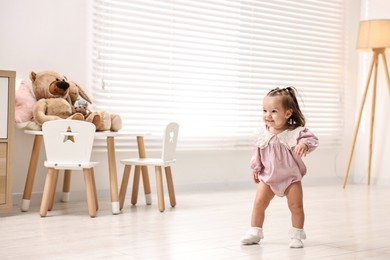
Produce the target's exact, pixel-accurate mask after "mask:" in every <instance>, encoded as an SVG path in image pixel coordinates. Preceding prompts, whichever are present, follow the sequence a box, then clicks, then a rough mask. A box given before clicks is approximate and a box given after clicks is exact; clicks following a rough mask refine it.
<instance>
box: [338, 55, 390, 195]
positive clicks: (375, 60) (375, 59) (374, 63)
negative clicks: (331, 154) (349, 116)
mask: <svg viewBox="0 0 390 260" xmlns="http://www.w3.org/2000/svg"><path fill="white" fill-rule="evenodd" d="M372 50H373V52H374V53H373V56H372V60H371V65H370V70H369V73H368V77H367V82H366V88H365V90H364V94H363V100H362V103H361V105H360V110H359V117H358V120H357V122H356V127H355V133H354V135H353V141H352V146H351V150H350V153H349V159H348V166H347V170H346V171H345V175H344V183H343V188H345V186H346V185H347V179H348V173H349V169H350V167H351V161H352V156H353V152H354V150H355V144H356V139H357V134H358V131H359V126H360V120H361V118H362V113H363V108H364V104H365V102H366V97H367V92H368V89H369V85H370V80H371V76H372V72H373V69H374V67H375V70H374V84H373V92H372V107H371V127H370V143H369V149H368V185H370V182H371V159H372V139H373V134H374V121H375V105H376V83H377V77H378V60H379V55H382V58H383V64H384V66H385V74H386V79H387V87H388V88H389V94H390V77H389V71H388V68H387V60H386V54H385V48H374V49H372Z"/></svg>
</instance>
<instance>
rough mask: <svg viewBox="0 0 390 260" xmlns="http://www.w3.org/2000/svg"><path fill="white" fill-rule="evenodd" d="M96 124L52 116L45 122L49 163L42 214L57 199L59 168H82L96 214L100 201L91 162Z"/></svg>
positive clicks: (45, 139) (90, 205)
mask: <svg viewBox="0 0 390 260" xmlns="http://www.w3.org/2000/svg"><path fill="white" fill-rule="evenodd" d="M95 130H96V128H95V125H94V124H92V123H89V122H85V121H78V120H53V121H48V122H45V123H44V124H43V125H42V131H43V140H44V144H45V150H46V161H45V167H47V168H48V169H47V173H46V180H45V187H44V190H43V196H42V202H41V208H40V215H41V216H42V217H45V216H46V215H47V211H48V210H51V208H52V207H53V203H54V196H55V189H56V185H57V179H58V172H59V170H82V171H83V174H84V181H85V186H86V192H87V202H88V211H89V215H90V216H91V217H95V216H96V211H97V209H98V201H97V195H96V185H95V177H94V170H93V167H94V166H95V165H97V164H98V163H97V162H91V161H90V158H91V153H92V146H93V140H94V134H95Z"/></svg>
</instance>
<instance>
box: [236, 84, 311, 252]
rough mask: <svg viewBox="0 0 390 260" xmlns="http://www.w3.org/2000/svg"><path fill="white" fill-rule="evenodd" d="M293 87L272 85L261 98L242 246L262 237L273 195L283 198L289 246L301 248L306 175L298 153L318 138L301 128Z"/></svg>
mask: <svg viewBox="0 0 390 260" xmlns="http://www.w3.org/2000/svg"><path fill="white" fill-rule="evenodd" d="M295 92H296V90H295V88H293V87H287V88H282V89H281V88H275V89H273V90H271V91H270V92H269V93H268V94H267V95H266V96H265V97H264V100H263V120H264V122H265V127H264V128H261V129H260V133H259V136H258V138H257V141H256V147H255V150H254V153H253V155H252V158H251V161H250V166H251V168H252V171H253V173H252V174H253V180H254V181H255V183H257V185H258V188H257V192H256V197H255V201H254V204H253V210H252V220H251V227H250V229H249V230H248V232H247V233H246V235H245V236H244V237H243V238H242V239H241V243H242V244H245V245H251V244H257V243H259V242H260V239H262V238H264V237H263V229H262V228H263V223H264V218H265V210H266V209H267V207H268V205H269V203H270V202H271V200H272V199H273V198H274V196H275V194H276V195H277V196H280V197H283V196H286V197H287V203H288V207H289V209H290V211H291V221H292V228H291V230H290V231H289V237H290V238H291V241H290V245H289V246H290V247H291V248H302V247H303V243H302V240H303V239H305V238H306V234H305V231H304V230H303V225H304V221H305V213H304V210H303V192H302V183H301V179H302V177H303V176H304V175H305V174H306V167H305V164H304V163H303V161H302V158H301V157H302V156H306V154H308V153H309V152H311V151H313V150H314V149H315V148H316V147H317V146H318V138H317V137H316V136H315V135H314V134H313V133H311V132H310V131H309V130H308V129H307V128H305V117H304V116H303V114H302V112H301V109H300V108H299V104H298V101H297V98H296V93H295Z"/></svg>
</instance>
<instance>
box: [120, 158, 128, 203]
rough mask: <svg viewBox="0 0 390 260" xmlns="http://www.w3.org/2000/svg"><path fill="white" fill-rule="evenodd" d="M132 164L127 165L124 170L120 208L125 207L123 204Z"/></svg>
mask: <svg viewBox="0 0 390 260" xmlns="http://www.w3.org/2000/svg"><path fill="white" fill-rule="evenodd" d="M130 170H131V165H125V169H124V170H123V177H122V182H121V188H120V190H119V209H120V210H122V209H123V204H124V203H125V198H126V190H127V185H128V184H129V177H130Z"/></svg>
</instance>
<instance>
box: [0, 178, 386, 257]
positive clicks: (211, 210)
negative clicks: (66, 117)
mask: <svg viewBox="0 0 390 260" xmlns="http://www.w3.org/2000/svg"><path fill="white" fill-rule="evenodd" d="M254 192H255V186H254V187H253V188H248V189H245V190H242V189H241V190H234V189H233V190H225V191H213V192H205V191H202V192H177V193H176V198H177V206H176V207H175V208H171V207H170V206H169V203H168V198H167V197H168V196H166V206H167V209H166V211H165V212H164V213H160V212H159V211H158V209H157V200H156V197H153V199H154V200H153V205H151V206H146V205H144V203H143V201H141V199H142V198H141V196H142V195H141V194H140V204H138V205H137V206H130V205H129V198H127V201H126V205H125V208H124V209H123V211H122V213H121V214H119V215H112V214H111V207H110V202H109V198H107V199H101V200H100V209H99V211H98V216H97V217H96V218H90V217H89V216H88V212H87V206H86V202H85V201H83V200H82V201H81V200H80V201H70V202H68V203H56V204H55V205H54V209H53V211H51V212H49V213H48V217H46V218H41V217H40V216H39V205H38V204H37V205H35V206H32V207H31V208H30V211H29V212H20V211H19V208H18V205H15V206H14V209H13V211H12V212H10V213H6V214H4V213H2V214H0V259H2V260H4V259H29V260H33V259H137V260H143V259H162V260H165V259H166V260H170V259H183V260H187V259H201V260H208V259H237V260H241V259H242V260H244V259H332V260H333V259H336V260H338V259H340V260H348V259H371V260H373V259H390V200H389V199H388V198H389V194H390V190H389V188H388V187H380V186H371V187H368V186H366V185H351V184H349V185H347V187H346V189H342V188H341V184H337V185H326V186H320V185H316V186H307V187H305V186H304V201H305V212H306V224H305V230H306V233H307V239H306V240H305V241H304V243H305V248H303V249H290V248H288V243H289V238H288V236H287V233H288V230H289V228H290V214H289V211H288V208H287V205H286V199H285V198H278V197H275V199H274V200H273V201H272V202H271V205H270V207H269V208H268V210H267V214H266V221H265V224H264V235H265V238H264V240H262V241H261V243H260V244H259V245H252V246H244V245H241V244H240V243H239V240H240V238H241V236H242V235H243V234H244V233H245V232H246V230H247V228H248V226H249V222H250V214H251V207H252V201H253V198H254Z"/></svg>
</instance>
